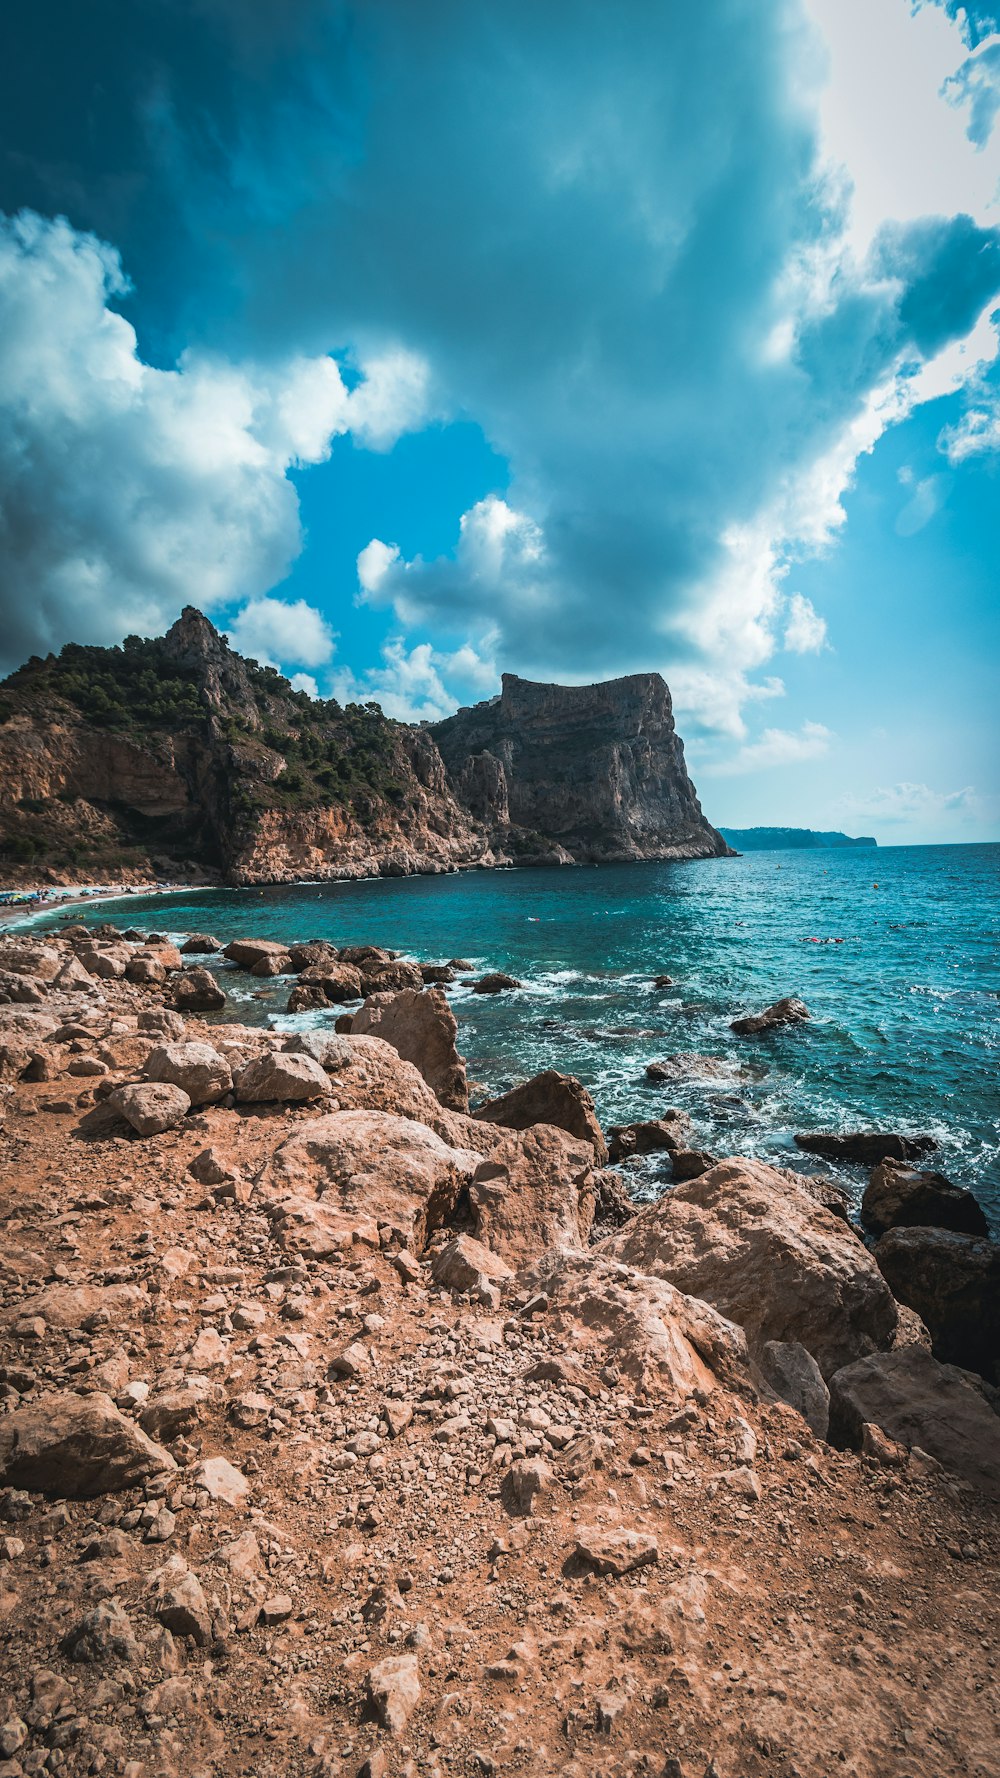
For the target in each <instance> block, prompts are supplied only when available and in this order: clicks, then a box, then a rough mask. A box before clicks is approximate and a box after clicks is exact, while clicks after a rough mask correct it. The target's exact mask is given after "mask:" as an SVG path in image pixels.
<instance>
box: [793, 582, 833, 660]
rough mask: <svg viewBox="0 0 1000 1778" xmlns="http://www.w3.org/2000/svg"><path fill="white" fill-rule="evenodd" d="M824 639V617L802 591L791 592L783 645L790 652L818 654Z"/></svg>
mask: <svg viewBox="0 0 1000 1778" xmlns="http://www.w3.org/2000/svg"><path fill="white" fill-rule="evenodd" d="M825 641H826V618H825V617H820V615H819V612H818V611H817V610H816V609H815V607H814V606H813V604H812V601H811V600H810V599H807V598H806V597H805V595H804V594H803V593H793V594H792V596H791V598H790V599H789V601H788V613H787V617H786V620H785V638H784V642H785V647H786V648H787V649H788V650H789V652H790V653H791V654H818V653H819V651H820V649H821V648H822V647H823V644H824V643H825Z"/></svg>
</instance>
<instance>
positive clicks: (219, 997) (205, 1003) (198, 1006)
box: [171, 969, 226, 1012]
mask: <svg viewBox="0 0 1000 1778" xmlns="http://www.w3.org/2000/svg"><path fill="white" fill-rule="evenodd" d="M171 995H172V998H173V1003H174V1006H175V1008H176V1009H177V1011H178V1012H217V1011H218V1009H219V1008H220V1007H223V1006H225V1004H226V994H225V990H224V989H223V988H221V987H220V986H219V983H218V982H217V980H216V978H215V976H214V975H213V974H212V972H211V970H209V969H183V970H181V972H180V974H179V975H176V976H175V977H174V980H173V984H172V987H171Z"/></svg>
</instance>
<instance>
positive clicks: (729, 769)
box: [699, 722, 834, 778]
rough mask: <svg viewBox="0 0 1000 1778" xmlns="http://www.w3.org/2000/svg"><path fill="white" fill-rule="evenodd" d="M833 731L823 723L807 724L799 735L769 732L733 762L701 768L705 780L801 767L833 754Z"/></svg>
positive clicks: (775, 731)
mask: <svg viewBox="0 0 1000 1778" xmlns="http://www.w3.org/2000/svg"><path fill="white" fill-rule="evenodd" d="M833 739H834V736H833V732H832V730H830V729H828V728H824V726H823V724H822V723H821V722H804V723H803V724H802V727H801V728H800V729H798V730H797V731H793V730H791V729H783V728H766V729H765V730H764V733H763V734H762V735H761V737H760V739H759V740H757V741H752V742H750V743H749V744H748V745H747V746H746V747H741V749H740V751H739V753H737V754H735V755H734V756H733V758H732V759H728V760H718V761H716V762H714V763H712V764H708V765H703V766H701V767H700V768H699V769H700V772H701V774H702V776H705V775H706V774H707V775H708V776H710V777H714V778H728V777H732V776H734V775H739V774H741V773H743V772H758V771H762V770H764V769H765V768H767V767H769V766H792V765H801V764H803V762H805V761H806V760H810V759H820V758H822V756H823V754H824V753H828V752H829V751H830V743H831V741H832V740H833Z"/></svg>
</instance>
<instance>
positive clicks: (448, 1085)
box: [351, 988, 469, 1111]
mask: <svg viewBox="0 0 1000 1778" xmlns="http://www.w3.org/2000/svg"><path fill="white" fill-rule="evenodd" d="M351 1031H352V1033H356V1034H357V1035H358V1036H360V1037H365V1036H368V1037H381V1038H382V1040H383V1042H385V1043H390V1044H391V1045H392V1047H393V1049H394V1050H395V1051H396V1054H397V1055H399V1056H402V1058H403V1060H404V1061H405V1062H412V1063H413V1065H414V1067H415V1068H418V1069H419V1071H420V1073H421V1074H422V1075H423V1077H424V1079H425V1081H426V1082H427V1084H428V1086H429V1087H430V1088H431V1091H432V1092H433V1093H435V1094H436V1095H437V1097H438V1098H439V1099H440V1101H441V1103H442V1105H447V1106H448V1107H449V1109H450V1110H452V1111H468V1109H469V1083H468V1080H467V1079H466V1073H465V1062H464V1061H463V1059H462V1057H461V1056H460V1055H459V1053H458V1044H457V1038H458V1024H457V1021H456V1019H455V1015H454V1013H453V1012H452V1010H451V1007H450V1006H449V1005H448V1001H447V999H446V997H445V994H444V992H443V990H442V989H441V988H424V989H423V990H422V991H421V990H418V989H415V988H404V989H403V991H402V993H399V994H375V995H373V996H372V997H371V998H370V999H368V1000H366V1001H365V1004H364V1006H363V1007H362V1008H361V1011H360V1012H358V1013H355V1015H354V1022H353V1024H352V1026H351Z"/></svg>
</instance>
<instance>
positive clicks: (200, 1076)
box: [146, 1043, 233, 1105]
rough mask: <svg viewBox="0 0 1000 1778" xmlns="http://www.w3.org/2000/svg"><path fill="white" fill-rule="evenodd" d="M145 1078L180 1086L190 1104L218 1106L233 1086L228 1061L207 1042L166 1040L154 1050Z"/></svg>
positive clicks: (148, 1062)
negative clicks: (167, 1041)
mask: <svg viewBox="0 0 1000 1778" xmlns="http://www.w3.org/2000/svg"><path fill="white" fill-rule="evenodd" d="M146 1079H147V1080H159V1081H169V1082H170V1084H171V1085H172V1086H175V1087H182V1088H183V1090H184V1092H185V1093H186V1094H187V1096H188V1098H189V1099H190V1101H191V1103H192V1105H217V1104H218V1102H219V1100H220V1099H223V1098H225V1095H226V1094H227V1093H230V1092H232V1088H233V1076H232V1072H231V1070H230V1067H229V1063H228V1062H227V1061H226V1060H225V1058H224V1057H223V1056H220V1054H219V1052H218V1050H217V1049H213V1047H212V1045H211V1044H210V1043H169V1044H165V1045H163V1046H162V1047H161V1048H159V1049H155V1050H153V1051H152V1052H151V1053H150V1056H149V1059H148V1061H147V1063H146Z"/></svg>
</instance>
